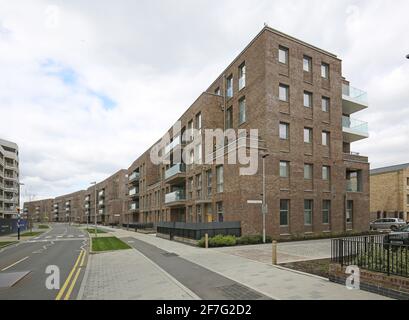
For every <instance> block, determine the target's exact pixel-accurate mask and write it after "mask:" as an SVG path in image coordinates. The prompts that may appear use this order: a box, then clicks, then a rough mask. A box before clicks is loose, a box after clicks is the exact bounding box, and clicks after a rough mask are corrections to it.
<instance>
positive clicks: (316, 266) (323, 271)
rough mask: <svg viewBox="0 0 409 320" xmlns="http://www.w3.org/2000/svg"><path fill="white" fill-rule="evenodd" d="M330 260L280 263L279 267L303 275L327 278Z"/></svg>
mask: <svg viewBox="0 0 409 320" xmlns="http://www.w3.org/2000/svg"><path fill="white" fill-rule="evenodd" d="M330 261H331V259H319V260H309V261H299V262H290V263H281V264H280V266H283V267H286V268H288V269H293V270H297V271H302V272H305V273H311V274H315V275H317V276H320V277H324V278H328V277H329V263H330Z"/></svg>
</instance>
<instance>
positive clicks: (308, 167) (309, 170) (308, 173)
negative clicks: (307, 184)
mask: <svg viewBox="0 0 409 320" xmlns="http://www.w3.org/2000/svg"><path fill="white" fill-rule="evenodd" d="M312 174H313V167H312V164H307V163H306V164H304V179H305V180H312Z"/></svg>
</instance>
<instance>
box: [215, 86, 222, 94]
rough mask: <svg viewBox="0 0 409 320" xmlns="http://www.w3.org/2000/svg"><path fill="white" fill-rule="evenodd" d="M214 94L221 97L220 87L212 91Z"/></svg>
mask: <svg viewBox="0 0 409 320" xmlns="http://www.w3.org/2000/svg"><path fill="white" fill-rule="evenodd" d="M214 94H215V95H217V96H220V95H221V92H220V87H217V88H216V90H214Z"/></svg>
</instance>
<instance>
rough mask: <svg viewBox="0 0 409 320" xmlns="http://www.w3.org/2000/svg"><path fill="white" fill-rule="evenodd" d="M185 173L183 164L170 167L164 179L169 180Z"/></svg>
mask: <svg viewBox="0 0 409 320" xmlns="http://www.w3.org/2000/svg"><path fill="white" fill-rule="evenodd" d="M184 172H186V165H185V164H184V163H178V164H175V165H174V166H173V167H170V168H169V169H168V170H166V171H165V179H169V178H170V177H173V176H175V175H177V174H179V173H184Z"/></svg>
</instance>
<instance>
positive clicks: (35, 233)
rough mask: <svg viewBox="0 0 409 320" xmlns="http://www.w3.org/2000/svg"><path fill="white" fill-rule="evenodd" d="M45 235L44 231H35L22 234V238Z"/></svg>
mask: <svg viewBox="0 0 409 320" xmlns="http://www.w3.org/2000/svg"><path fill="white" fill-rule="evenodd" d="M42 233H44V232H43V231H33V232H29V231H28V232H24V233H22V234H20V236H21V237H35V236H39V235H40V234H42Z"/></svg>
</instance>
